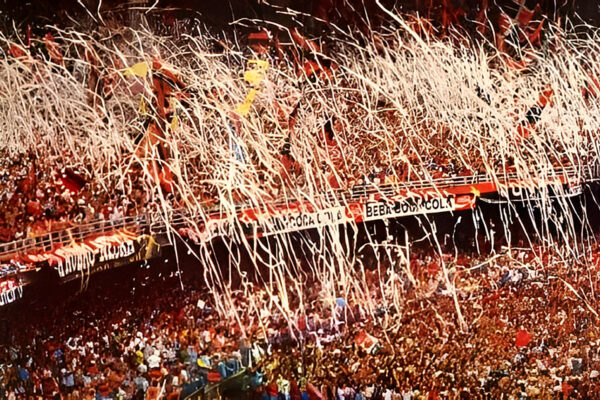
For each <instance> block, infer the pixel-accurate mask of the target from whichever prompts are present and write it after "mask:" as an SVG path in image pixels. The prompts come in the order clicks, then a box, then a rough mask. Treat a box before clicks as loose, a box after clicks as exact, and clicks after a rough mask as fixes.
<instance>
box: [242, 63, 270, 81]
mask: <svg viewBox="0 0 600 400" xmlns="http://www.w3.org/2000/svg"><path fill="white" fill-rule="evenodd" d="M267 68H269V63H268V62H267V61H264V60H250V61H248V70H247V71H245V72H244V80H245V81H246V82H248V83H249V84H251V85H252V86H258V85H259V84H260V82H261V81H262V80H263V78H264V77H265V71H266V70H267Z"/></svg>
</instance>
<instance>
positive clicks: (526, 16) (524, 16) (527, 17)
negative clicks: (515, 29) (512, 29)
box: [516, 6, 535, 27]
mask: <svg viewBox="0 0 600 400" xmlns="http://www.w3.org/2000/svg"><path fill="white" fill-rule="evenodd" d="M534 14H535V11H534V10H529V9H527V7H524V6H523V7H521V9H520V10H519V13H518V14H517V18H516V20H517V21H518V22H519V25H521V26H522V27H524V26H527V25H529V22H531V19H532V18H533V15H534Z"/></svg>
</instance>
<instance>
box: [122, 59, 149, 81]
mask: <svg viewBox="0 0 600 400" xmlns="http://www.w3.org/2000/svg"><path fill="white" fill-rule="evenodd" d="M148 69H149V67H148V63H147V62H146V61H143V62H141V63H137V64H135V65H132V66H131V67H129V68H127V69H126V70H125V73H124V74H123V75H125V76H134V75H135V76H140V77H142V78H143V77H145V76H146V75H148Z"/></svg>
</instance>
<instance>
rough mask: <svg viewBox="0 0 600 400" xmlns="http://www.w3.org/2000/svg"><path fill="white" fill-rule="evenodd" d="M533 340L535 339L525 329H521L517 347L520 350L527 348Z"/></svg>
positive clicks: (518, 334)
mask: <svg viewBox="0 0 600 400" xmlns="http://www.w3.org/2000/svg"><path fill="white" fill-rule="evenodd" d="M531 339H533V336H531V335H530V334H529V333H528V332H527V331H526V330H525V329H521V330H520V331H519V332H517V338H516V340H515V346H517V347H518V348H521V347H525V346H527V345H528V344H529V343H530V342H531Z"/></svg>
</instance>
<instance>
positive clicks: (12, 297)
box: [0, 279, 23, 307]
mask: <svg viewBox="0 0 600 400" xmlns="http://www.w3.org/2000/svg"><path fill="white" fill-rule="evenodd" d="M22 298H23V285H22V284H21V281H20V280H19V279H6V280H3V281H0V307H2V306H5V305H7V304H10V303H14V302H15V301H17V300H19V299H22Z"/></svg>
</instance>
